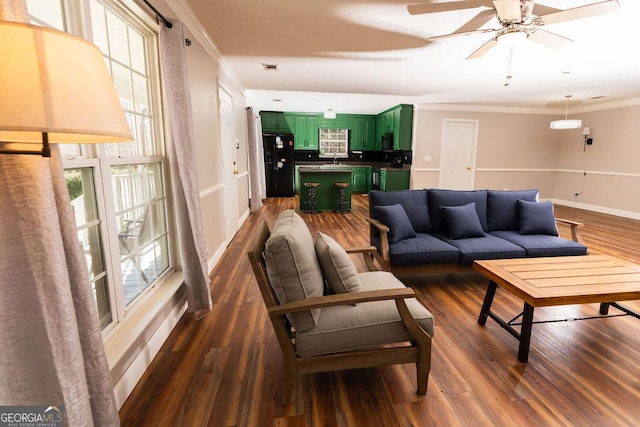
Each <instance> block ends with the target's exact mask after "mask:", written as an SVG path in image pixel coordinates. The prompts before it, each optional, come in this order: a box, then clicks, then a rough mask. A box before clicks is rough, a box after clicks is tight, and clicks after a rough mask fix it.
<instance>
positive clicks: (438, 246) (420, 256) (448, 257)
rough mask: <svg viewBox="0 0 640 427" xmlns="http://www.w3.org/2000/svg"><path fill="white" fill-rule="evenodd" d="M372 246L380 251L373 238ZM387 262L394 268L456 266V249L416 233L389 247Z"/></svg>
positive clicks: (458, 254)
mask: <svg viewBox="0 0 640 427" xmlns="http://www.w3.org/2000/svg"><path fill="white" fill-rule="evenodd" d="M373 245H374V246H376V247H377V248H378V250H380V239H379V238H376V237H374V238H373ZM389 260H390V262H391V265H392V266H394V267H400V266H405V265H423V264H458V263H459V262H460V251H459V250H458V248H455V247H453V246H451V245H450V244H448V243H446V242H443V241H442V240H440V239H438V238H437V237H435V236H434V235H432V234H426V233H417V234H416V237H415V238H413V239H405V240H402V241H400V242H398V243H393V244H390V245H389Z"/></svg>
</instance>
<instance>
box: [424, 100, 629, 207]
mask: <svg viewBox="0 0 640 427" xmlns="http://www.w3.org/2000/svg"><path fill="white" fill-rule="evenodd" d="M572 117H575V118H580V119H582V120H583V126H590V127H591V131H592V137H593V138H594V143H593V145H592V146H590V147H587V149H586V151H583V148H584V144H583V143H584V138H583V136H582V129H573V130H562V131H558V130H550V129H549V121H550V120H555V119H558V118H559V117H558V116H557V115H555V114H553V115H551V114H541V113H538V112H535V111H523V112H513V113H511V112H508V110H503V109H501V111H496V112H486V111H448V110H443V109H440V110H438V109H434V108H433V107H430V106H418V108H416V111H415V124H414V130H415V133H414V157H413V165H412V188H427V187H437V186H438V182H439V173H440V159H441V143H442V123H443V120H444V119H466V120H477V121H478V145H477V153H476V165H475V166H476V174H475V179H474V188H495V189H524V188H538V189H540V195H541V197H542V198H547V199H554V200H555V201H556V202H557V203H562V204H567V205H572V206H577V207H582V208H586V209H592V210H598V211H601V212H609V213H614V214H619V215H624V216H629V217H640V197H638V194H640V142H639V141H638V139H639V138H638V135H640V106H637V105H635V106H627V107H621V108H615V109H605V110H601V111H592V112H584V113H578V112H575V113H572ZM425 156H430V157H431V160H430V161H425V160H424V158H425ZM585 169H586V170H587V174H586V176H585V175H584V170H585ZM576 192H583V193H582V194H581V195H580V196H578V197H574V193H576Z"/></svg>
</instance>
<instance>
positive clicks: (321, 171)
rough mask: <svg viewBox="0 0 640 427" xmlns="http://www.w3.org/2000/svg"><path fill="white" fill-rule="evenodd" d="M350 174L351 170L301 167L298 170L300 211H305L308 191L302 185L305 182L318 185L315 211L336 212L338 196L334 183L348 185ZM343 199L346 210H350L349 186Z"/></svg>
mask: <svg viewBox="0 0 640 427" xmlns="http://www.w3.org/2000/svg"><path fill="white" fill-rule="evenodd" d="M351 174H352V171H351V169H350V168H344V167H327V166H322V167H320V166H301V167H300V168H299V169H298V182H299V190H298V195H299V196H300V197H299V199H300V210H301V211H305V210H307V202H308V201H309V189H308V188H307V187H305V185H304V184H305V183H307V182H317V183H318V184H320V186H319V187H317V188H316V204H317V205H316V209H318V210H338V208H339V203H338V200H339V197H340V196H339V189H338V187H337V186H336V183H337V182H346V183H349V184H350V183H351ZM344 198H345V200H346V202H347V203H346V209H347V210H351V185H349V186H348V187H347V188H345V192H344Z"/></svg>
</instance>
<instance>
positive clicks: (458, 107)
mask: <svg viewBox="0 0 640 427" xmlns="http://www.w3.org/2000/svg"><path fill="white" fill-rule="evenodd" d="M637 105H640V98H629V99H621V100H618V101H610V102H601V103H598V104H593V105H583V106H577V107H573V108H571V107H570V108H569V113H570V114H576V113H589V112H594V111H604V110H612V109H614V108H625V107H634V106H637ZM416 108H417V109H418V110H433V111H459V112H469V113H511V114H542V115H549V114H564V113H565V108H556V107H554V108H536V107H508V106H500V105H474V104H426V103H418V104H417V105H416Z"/></svg>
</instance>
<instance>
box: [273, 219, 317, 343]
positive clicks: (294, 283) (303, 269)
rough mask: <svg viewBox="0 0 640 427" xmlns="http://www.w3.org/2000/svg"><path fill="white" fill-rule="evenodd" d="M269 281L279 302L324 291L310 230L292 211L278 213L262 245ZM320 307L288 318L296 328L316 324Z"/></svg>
mask: <svg viewBox="0 0 640 427" xmlns="http://www.w3.org/2000/svg"><path fill="white" fill-rule="evenodd" d="M265 264H266V269H267V276H268V277H269V282H270V283H271V286H272V287H273V291H274V292H275V294H276V297H277V298H278V301H280V303H281V304H283V303H287V302H291V301H296V300H300V299H305V298H311V297H319V296H322V295H323V293H324V281H323V278H322V270H321V269H320V264H319V262H318V257H317V256H316V250H315V245H314V242H313V238H312V237H311V233H310V232H309V229H308V228H307V225H306V224H305V222H304V220H303V219H302V218H300V216H298V214H297V213H296V212H295V211H294V210H292V209H289V210H286V211H284V212H282V213H281V214H280V215H278V219H277V220H276V223H275V226H274V227H273V231H272V232H271V236H270V237H269V239H268V240H267V243H266V245H265ZM319 316H320V309H319V308H317V309H312V310H308V311H301V312H298V313H294V314H293V315H292V316H291V317H289V321H290V322H291V323H292V325H293V326H295V328H296V329H297V330H300V331H306V330H308V329H311V328H313V327H315V325H316V324H317V322H318V318H319Z"/></svg>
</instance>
